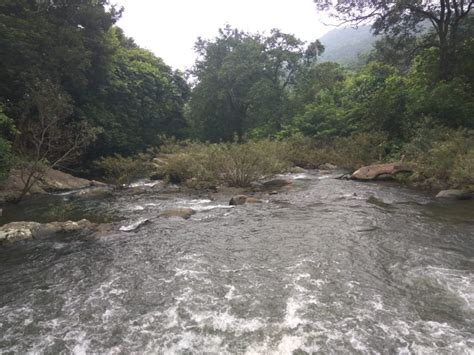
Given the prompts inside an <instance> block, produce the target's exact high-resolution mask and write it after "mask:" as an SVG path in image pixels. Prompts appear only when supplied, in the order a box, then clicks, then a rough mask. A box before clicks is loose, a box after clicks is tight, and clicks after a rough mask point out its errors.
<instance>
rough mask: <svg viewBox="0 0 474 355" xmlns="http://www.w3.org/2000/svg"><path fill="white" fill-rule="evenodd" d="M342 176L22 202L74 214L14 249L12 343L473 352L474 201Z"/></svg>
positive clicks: (26, 209) (4, 250)
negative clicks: (235, 199)
mask: <svg viewBox="0 0 474 355" xmlns="http://www.w3.org/2000/svg"><path fill="white" fill-rule="evenodd" d="M340 175H341V174H339V173H337V172H334V173H332V172H321V171H309V172H300V173H298V174H288V175H285V176H280V177H278V178H279V179H281V180H289V181H290V182H291V184H283V183H281V184H279V186H272V187H271V189H265V188H254V189H252V190H239V189H223V190H221V191H217V192H213V191H209V192H192V191H184V190H182V188H180V187H178V186H165V185H164V184H163V183H161V182H141V183H137V184H134V185H132V186H130V187H129V188H126V189H121V190H115V191H109V192H108V193H104V194H96V195H94V194H92V195H91V196H89V197H88V198H77V196H76V197H75V196H74V195H76V193H77V192H74V193H58V194H55V195H40V196H36V197H35V196H33V197H31V198H30V199H29V200H26V201H24V202H22V203H21V204H20V205H17V206H8V208H7V209H5V211H4V214H3V216H2V217H1V218H2V220H1V221H2V224H6V223H10V222H13V221H19V220H34V221H36V222H41V226H38V225H37V224H33V225H32V226H33V227H34V228H39V229H38V230H45V229H44V228H45V227H44V226H47V225H48V224H49V225H51V223H52V222H57V221H58V220H61V221H64V222H61V223H62V227H61V223H59V224H58V223H56V224H54V223H53V225H54V226H55V227H56V228H57V229H56V230H55V232H54V233H47V235H45V234H44V233H43V234H39V235H38V237H37V238H33V239H32V240H29V241H20V242H17V243H8V244H5V245H4V246H3V247H1V248H0V349H1V350H2V352H5V353H28V352H31V353H61V352H66V353H76V354H81V353H105V354H119V353H134V352H135V353H150V354H151V353H170V354H174V353H178V354H185V353H202V352H207V353H248V354H255V353H275V354H288V353H292V352H293V353H298V354H304V353H313V352H321V353H334V354H339V353H361V354H372V353H436V354H439V353H441V354H443V353H444V354H452V353H456V354H463V353H465V354H469V353H470V351H471V349H472V348H473V347H474V334H473V329H474V328H473V327H474V288H473V286H472V285H473V284H474V282H473V281H474V264H473V261H472V260H473V257H474V242H473V239H472V231H473V227H474V206H473V203H472V201H464V200H461V201H458V200H452V199H448V200H447V199H436V198H435V197H434V196H432V195H428V194H424V193H421V192H416V191H413V190H409V189H406V188H402V187H400V186H398V185H396V184H394V183H390V182H386V183H361V182H357V181H348V180H338V179H336V178H337V177H338V176H340ZM81 191H82V190H81ZM239 195H246V196H245V198H240V199H239V201H241V200H245V201H244V203H243V204H240V203H239V204H235V205H229V202H230V200H231V198H232V197H237V196H239ZM247 199H250V200H248V201H249V202H250V203H246V202H247ZM83 219H87V220H88V221H89V222H77V223H79V224H80V223H83V224H84V227H87V228H84V229H82V230H81V232H80V233H79V230H74V229H73V230H71V229H67V228H66V227H67V226H71V225H70V223H72V222H68V221H81V220H83ZM86 224H87V226H86ZM97 226H107V228H105V229H100V233H97ZM60 227H61V228H63V229H61V228H60ZM34 228H33V229H34ZM42 228H43V229H42ZM65 228H66V229H65ZM35 230H36V229H35ZM46 230H48V229H46Z"/></svg>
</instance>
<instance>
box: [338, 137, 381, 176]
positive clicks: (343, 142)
mask: <svg viewBox="0 0 474 355" xmlns="http://www.w3.org/2000/svg"><path fill="white" fill-rule="evenodd" d="M387 153H388V138H387V136H386V135H385V134H384V133H381V132H361V133H355V134H352V135H351V136H349V137H345V138H336V139H335V140H334V142H333V144H332V162H333V163H334V164H336V165H338V166H341V167H345V168H351V169H358V168H360V167H361V166H363V165H369V164H372V163H374V162H380V161H382V160H383V159H384V158H385V157H386V155H387Z"/></svg>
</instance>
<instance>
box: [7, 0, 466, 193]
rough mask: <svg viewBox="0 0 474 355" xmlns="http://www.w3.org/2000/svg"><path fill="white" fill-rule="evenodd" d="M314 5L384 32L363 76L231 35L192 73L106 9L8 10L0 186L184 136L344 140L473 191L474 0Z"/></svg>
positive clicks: (317, 51) (274, 43)
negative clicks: (29, 172)
mask: <svg viewBox="0 0 474 355" xmlns="http://www.w3.org/2000/svg"><path fill="white" fill-rule="evenodd" d="M314 2H315V20H316V16H317V15H316V10H317V9H318V10H324V11H329V12H332V14H333V15H334V16H335V17H336V18H337V19H338V20H339V21H342V22H347V23H351V24H363V23H371V24H372V26H373V30H374V32H375V33H376V34H379V35H380V37H379V40H378V42H377V44H376V45H375V48H374V50H373V51H372V52H370V53H368V54H367V56H366V64H365V65H364V66H362V67H361V68H360V69H358V70H349V69H346V68H344V67H342V66H340V65H338V64H337V63H332V62H323V63H321V62H320V61H319V60H318V58H319V56H320V55H321V54H322V53H323V51H324V47H323V45H322V44H321V43H320V42H319V41H318V40H317V39H315V41H314V42H311V43H305V42H304V41H301V40H300V39H298V38H296V37H295V36H294V35H292V34H287V33H283V32H282V31H280V30H278V29H275V30H272V31H271V32H270V33H266V34H262V33H247V32H244V31H241V30H239V29H236V28H233V27H231V26H226V27H224V28H222V29H220V30H219V31H218V33H217V35H216V37H215V38H212V39H201V38H199V39H198V40H197V42H196V45H195V50H196V52H197V54H198V59H197V61H196V63H195V65H194V67H193V68H192V69H191V70H189V71H188V72H187V73H182V72H179V71H174V70H172V69H171V67H170V66H168V65H167V64H166V63H164V62H163V60H162V59H160V58H158V57H157V56H156V55H154V54H153V53H151V52H149V51H147V50H145V49H142V48H140V47H139V46H138V45H136V43H135V42H134V41H133V39H131V38H128V37H126V35H125V34H124V33H123V31H122V30H121V29H120V28H119V27H117V26H116V25H115V24H116V22H117V20H118V19H119V18H120V16H121V14H122V11H123V9H121V8H118V7H115V6H112V5H111V4H110V3H109V1H107V0H68V1H60V0H47V1H39V0H14V1H13V0H0V61H1V63H2V65H1V67H0V176H1V177H2V178H6V177H7V175H8V171H9V170H10V169H11V168H13V167H20V168H21V167H24V168H25V167H26V168H29V169H32V167H33V169H34V168H35V166H39V165H42V166H44V165H46V166H53V167H56V168H62V169H73V171H81V172H82V173H87V172H88V171H89V172H90V170H91V169H93V166H94V164H93V162H94V161H97V160H99V159H100V158H103V157H108V156H114V155H115V156H117V155H120V156H133V155H136V154H139V153H142V152H144V151H146V150H147V149H149V148H151V147H160V146H161V145H162V144H163V142H164V141H166V138H164V137H175V138H176V139H178V140H184V139H190V140H195V141H201V142H211V143H217V142H233V141H236V142H238V143H243V142H248V141H255V140H266V141H268V140H271V141H292V142H300V143H298V144H301V145H302V146H303V145H304V146H305V149H306V148H308V147H310V148H311V149H315V150H317V149H320V150H324V149H326V147H333V148H334V147H335V146H337V145H341V144H345V145H349V146H350V149H351V150H360V152H361V156H363V155H364V154H365V153H367V154H366V155H367V156H368V157H371V160H384V159H385V160H388V159H399V158H400V157H401V156H404V155H407V156H409V157H411V158H412V159H413V160H414V161H415V160H416V161H418V163H419V164H420V165H423V166H424V167H425V169H424V171H425V174H432V175H436V176H437V178H439V179H444V180H451V183H452V184H463V185H468V186H472V184H474V183H473V181H472V179H473V175H474V147H473V145H474V143H473V141H474V139H473V134H472V130H473V129H474V17H473V15H472V13H474V11H472V9H473V8H474V1H451V0H438V1H424V2H420V1H405V0H404V1H372V0H361V1H359V0H358V1H338V2H333V1H318V0H315V1H314ZM374 152H376V153H377V154H375V155H374ZM336 160H337V159H336ZM363 160H364V159H362V160H361V163H362V162H365V161H363ZM303 163H304V162H303ZM306 163H308V165H311V164H309V162H308V161H306ZM357 163H359V162H357ZM352 164H353V165H355V164H356V162H352ZM316 165H317V164H316ZM430 169H431V170H430ZM430 171H431V172H430ZM446 171H448V173H446ZM443 174H445V175H443ZM446 174H447V175H446Z"/></svg>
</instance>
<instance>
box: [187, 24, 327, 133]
mask: <svg viewBox="0 0 474 355" xmlns="http://www.w3.org/2000/svg"><path fill="white" fill-rule="evenodd" d="M322 50H323V47H322V46H321V44H320V43H319V42H318V41H316V42H314V43H311V44H309V45H306V44H305V43H304V42H302V41H300V40H299V39H297V38H295V37H294V36H292V35H289V34H285V33H282V32H281V31H279V30H273V31H272V32H271V33H270V35H269V36H264V35H261V34H250V33H246V32H242V31H239V30H237V29H233V28H231V27H230V26H227V27H226V28H224V29H221V30H219V35H218V36H217V37H216V38H215V39H214V40H202V39H200V40H198V42H197V43H196V51H197V53H198V55H199V59H198V61H197V63H196V65H195V66H194V68H193V69H192V70H191V75H192V76H193V77H194V78H195V80H196V84H195V86H194V89H193V92H192V96H191V101H190V111H191V120H192V122H193V124H194V129H195V131H196V132H197V135H198V136H199V137H201V138H204V139H209V140H212V141H219V140H232V139H233V137H234V136H237V137H238V139H239V140H242V139H243V138H244V136H245V135H246V134H248V133H249V132H251V131H252V130H253V129H255V128H261V129H263V130H264V131H266V132H271V131H273V132H275V131H277V130H279V128H280V127H281V124H282V121H283V120H284V117H285V110H286V108H287V96H288V95H287V94H288V91H289V89H290V87H292V86H293V85H294V83H295V80H296V78H297V76H298V74H300V72H301V71H302V70H303V68H306V67H308V66H311V65H312V64H313V63H314V62H315V61H316V58H317V56H318V55H319V54H320V52H321V51H322Z"/></svg>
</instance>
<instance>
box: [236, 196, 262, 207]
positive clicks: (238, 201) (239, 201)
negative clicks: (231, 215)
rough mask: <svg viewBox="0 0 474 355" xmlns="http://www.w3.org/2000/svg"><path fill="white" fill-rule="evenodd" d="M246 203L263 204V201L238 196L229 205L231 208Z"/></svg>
mask: <svg viewBox="0 0 474 355" xmlns="http://www.w3.org/2000/svg"><path fill="white" fill-rule="evenodd" d="M246 203H262V200H259V199H257V198H255V197H250V196H247V195H236V196H233V197H232V198H231V199H230V201H229V205H231V206H237V205H244V204H246Z"/></svg>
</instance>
